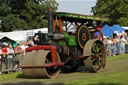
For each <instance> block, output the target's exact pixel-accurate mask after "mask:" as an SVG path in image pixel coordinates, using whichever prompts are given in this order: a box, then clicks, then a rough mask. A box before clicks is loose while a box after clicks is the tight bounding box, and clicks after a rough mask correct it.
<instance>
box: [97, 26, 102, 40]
mask: <svg viewBox="0 0 128 85" xmlns="http://www.w3.org/2000/svg"><path fill="white" fill-rule="evenodd" d="M96 30H98V31H99V33H100V34H99V39H100V40H101V38H102V36H101V26H99V27H97V28H96Z"/></svg>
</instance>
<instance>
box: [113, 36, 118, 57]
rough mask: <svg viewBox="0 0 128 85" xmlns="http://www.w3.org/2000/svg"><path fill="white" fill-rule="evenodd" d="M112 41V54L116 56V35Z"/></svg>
mask: <svg viewBox="0 0 128 85" xmlns="http://www.w3.org/2000/svg"><path fill="white" fill-rule="evenodd" d="M112 43H113V45H112V46H113V49H112V54H113V56H116V54H117V47H116V37H114V38H113V39H112Z"/></svg>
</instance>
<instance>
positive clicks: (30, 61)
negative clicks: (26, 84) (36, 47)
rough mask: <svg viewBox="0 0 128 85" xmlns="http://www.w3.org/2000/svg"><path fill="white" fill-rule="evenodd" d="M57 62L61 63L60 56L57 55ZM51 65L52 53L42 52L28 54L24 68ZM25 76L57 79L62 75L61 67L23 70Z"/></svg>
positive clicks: (24, 61) (23, 62)
mask: <svg viewBox="0 0 128 85" xmlns="http://www.w3.org/2000/svg"><path fill="white" fill-rule="evenodd" d="M56 62H61V61H60V58H59V55H58V54H56ZM50 63H52V57H51V51H50V50H46V51H44V50H40V51H32V52H28V53H26V55H25V56H24V58H23V61H22V66H26V67H27V66H45V64H50ZM23 74H24V76H25V77H29V78H56V77H57V76H58V75H59V74H60V68H59V66H53V67H44V68H36V67H35V68H25V69H23Z"/></svg>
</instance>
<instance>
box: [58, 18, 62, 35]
mask: <svg viewBox="0 0 128 85" xmlns="http://www.w3.org/2000/svg"><path fill="white" fill-rule="evenodd" d="M59 21H60V27H59V28H60V33H62V19H61V18H60V20H59Z"/></svg>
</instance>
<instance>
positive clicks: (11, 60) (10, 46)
mask: <svg viewBox="0 0 128 85" xmlns="http://www.w3.org/2000/svg"><path fill="white" fill-rule="evenodd" d="M13 56H14V50H13V48H12V45H11V44H9V45H8V70H9V71H10V69H11V65H12V63H13Z"/></svg>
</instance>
